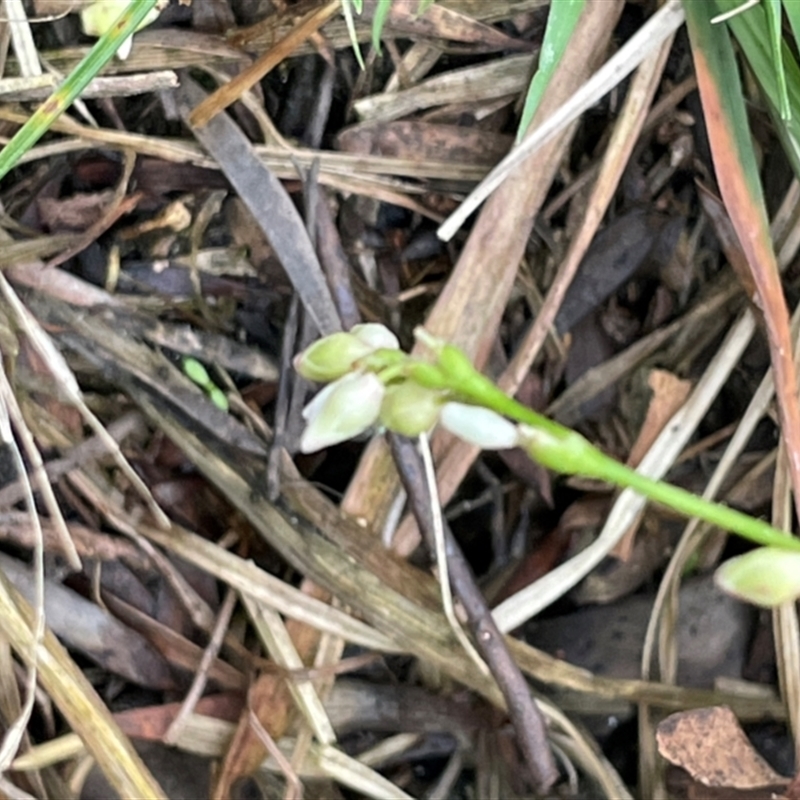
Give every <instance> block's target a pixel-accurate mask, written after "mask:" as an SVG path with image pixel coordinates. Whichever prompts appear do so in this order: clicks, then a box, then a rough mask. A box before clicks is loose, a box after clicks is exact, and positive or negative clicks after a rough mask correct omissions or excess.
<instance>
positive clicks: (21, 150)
mask: <svg viewBox="0 0 800 800" xmlns="http://www.w3.org/2000/svg"><path fill="white" fill-rule="evenodd" d="M156 2H157V0H131V2H130V4H129V5H128V7H127V8H126V9H125V11H123V12H122V14H121V15H120V16H119V18H118V19H117V21H116V22H115V23H114V24H113V25H112V26H111V27H110V28H109V29H108V31H106V33H104V34H103V35H102V36H101V37H100V38H99V39H98V40H97V42H96V43H95V45H94V47H93V48H92V49H91V50H90V51H89V52H88V53H87V54H86V57H85V58H84V59H83V61H81V62H80V64H78V66H77V67H75V69H74V70H73V71H72V72H71V73H70V75H69V77H68V78H67V79H66V80H65V81H64V83H63V84H61V86H59V88H58V89H56V90H55V92H53V94H52V95H50V97H49V98H48V99H47V100H46V101H45V102H44V103H42V105H41V106H39V108H38V109H36V111H35V112H34V114H33V116H32V117H31V118H30V119H29V120H28V121H27V122H26V123H25V124H24V125H23V126H22V127H21V128H20V129H19V131H17V133H16V134H15V135H14V137H13V138H12V139H11V141H10V142H9V143H8V144H7V145H6V146H5V147H4V148H3V150H2V151H0V178H3V177H4V176H5V175H7V174H8V172H9V170H11V169H12V168H13V167H14V165H15V164H16V163H17V162H18V161H19V159H20V158H21V157H22V156H23V155H24V154H25V153H27V152H28V150H30V149H31V147H33V145H34V144H36V142H38V141H39V139H40V138H41V137H42V136H43V135H44V134H45V133H46V132H47V130H48V129H49V128H50V126H51V125H52V124H53V122H55V120H56V119H58V117H60V116H61V114H63V113H64V111H66V110H67V108H69V106H70V105H71V104H72V103H73V102H74V100H75V99H76V98H77V97H78V96H79V95H80V93H81V92H82V91H83V90H84V89H85V88H86V86H87V85H88V83H89V82H90V81H91V80H92V79H93V78H94V77H95V76H96V75H97V74H98V73H99V72H100V70H102V69H103V67H104V66H105V65H106V64H107V63H108V61H109V60H110V59H111V58H112V57H113V55H114V53H116V52H117V50H118V49H119V47H120V45H122V43H123V42H124V41H125V40H126V39H127V38H128V36H130V35H131V34H132V33H133V32H134V31H135V30H136V28H137V27H138V26H139V24H140V23H141V22H142V21H143V20H144V18H145V17H146V16H147V15H148V14H149V13H150V11H151V10H152V9H153V8H154V7H155V5H156Z"/></svg>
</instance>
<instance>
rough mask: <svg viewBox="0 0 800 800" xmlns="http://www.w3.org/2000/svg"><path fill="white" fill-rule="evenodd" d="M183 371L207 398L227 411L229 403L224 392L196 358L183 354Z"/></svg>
mask: <svg viewBox="0 0 800 800" xmlns="http://www.w3.org/2000/svg"><path fill="white" fill-rule="evenodd" d="M181 366H182V367H183V372H184V374H185V375H186V377H187V378H189V380H190V381H192V382H193V383H196V384H197V385H198V386H199V387H200V388H201V389H202V390H203V391H204V392H205V393H206V394H207V395H208V398H209V400H211V402H212V403H213V404H214V405H215V406H216V407H217V408H219V409H221V410H222V411H226V412H227V411H228V409H229V404H228V398H227V397H226V396H225V392H223V391H222V389H220V388H219V386H217V384H216V383H214V381H212V380H211V376H210V375H209V374H208V370H207V369H206V368H205V367H204V366H203V365H202V364H201V363H200V362H199V361H198V360H197V359H196V358H191V357H190V356H185V357H184V358H183V359H182V360H181Z"/></svg>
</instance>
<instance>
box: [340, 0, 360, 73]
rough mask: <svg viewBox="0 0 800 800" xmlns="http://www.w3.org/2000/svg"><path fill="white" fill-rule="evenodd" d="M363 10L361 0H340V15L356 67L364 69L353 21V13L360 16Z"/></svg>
mask: <svg viewBox="0 0 800 800" xmlns="http://www.w3.org/2000/svg"><path fill="white" fill-rule="evenodd" d="M362 9H363V3H362V0H342V14H344V21H345V24H346V25H347V33H348V34H349V35H350V44H351V45H352V47H353V52H354V53H355V56H356V61H358V66H359V67H361V69H364V68H365V67H364V56H362V55H361V47H359V44H358V34H357V33H356V23H355V20H354V19H353V11H355V12H356V13H357V14H360V13H361V11H362Z"/></svg>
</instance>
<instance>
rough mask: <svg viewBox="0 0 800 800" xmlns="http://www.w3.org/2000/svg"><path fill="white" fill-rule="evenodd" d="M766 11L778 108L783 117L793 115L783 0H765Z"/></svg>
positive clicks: (789, 117)
mask: <svg viewBox="0 0 800 800" xmlns="http://www.w3.org/2000/svg"><path fill="white" fill-rule="evenodd" d="M764 13H765V15H766V18H767V29H768V33H769V45H770V50H771V51H772V65H773V68H774V70H775V78H776V80H777V84H778V108H779V110H780V115H781V119H783V120H788V119H791V117H792V111H791V107H790V106H789V94H788V91H787V89H786V72H785V70H784V68H783V45H782V41H781V0H765V2H764Z"/></svg>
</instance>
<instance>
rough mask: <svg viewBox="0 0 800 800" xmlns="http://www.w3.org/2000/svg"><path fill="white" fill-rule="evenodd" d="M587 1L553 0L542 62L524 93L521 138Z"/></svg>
mask: <svg viewBox="0 0 800 800" xmlns="http://www.w3.org/2000/svg"><path fill="white" fill-rule="evenodd" d="M584 5H585V0H558V2H557V3H551V4H550V13H549V15H548V17H547V28H546V29H545V32H544V40H543V41H542V50H541V53H540V54H539V66H538V67H537V69H536V73H535V74H534V76H533V78H532V80H531V83H530V86H529V87H528V94H527V96H526V97H525V105H524V107H523V109H522V117H521V118H520V122H519V128H518V129H517V141H518V142H519V141H520V140H521V139H522V137H523V136H524V135H525V132H526V131H527V130H528V126H529V125H530V123H531V120H532V119H533V115H534V114H535V113H536V109H537V108H538V107H539V103H540V101H541V99H542V95H543V94H544V90H545V89H546V88H547V84H548V83H549V82H550V78H551V77H552V76H553V72H555V69H556V67H557V66H558V64H559V62H560V61H561V57H562V56H563V55H564V51H565V50H566V49H567V45H568V44H569V41H570V38H571V37H572V33H573V31H574V30H575V26H576V25H577V23H578V18H579V17H580V15H581V12H582V11H583V7H584Z"/></svg>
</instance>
